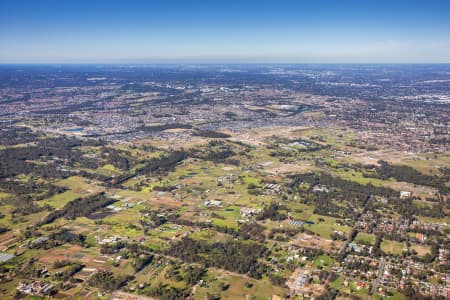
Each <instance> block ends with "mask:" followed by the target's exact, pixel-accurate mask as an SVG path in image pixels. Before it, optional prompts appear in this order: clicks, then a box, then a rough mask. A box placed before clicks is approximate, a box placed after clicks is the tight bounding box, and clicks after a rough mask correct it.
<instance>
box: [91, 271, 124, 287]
mask: <svg viewBox="0 0 450 300" xmlns="http://www.w3.org/2000/svg"><path fill="white" fill-rule="evenodd" d="M130 279H131V276H114V274H113V273H112V272H107V271H99V272H97V273H95V274H93V275H92V276H91V277H90V278H89V280H88V282H87V283H88V284H89V285H90V286H92V287H96V288H99V289H101V290H104V291H110V292H111V291H114V290H117V289H119V288H120V287H122V286H123V285H124V284H125V283H126V282H127V281H129V280H130Z"/></svg>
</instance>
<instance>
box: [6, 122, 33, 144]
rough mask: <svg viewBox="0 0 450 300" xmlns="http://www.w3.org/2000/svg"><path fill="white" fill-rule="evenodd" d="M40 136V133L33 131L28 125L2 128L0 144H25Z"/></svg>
mask: <svg viewBox="0 0 450 300" xmlns="http://www.w3.org/2000/svg"><path fill="white" fill-rule="evenodd" d="M40 136H41V134H39V133H35V132H33V131H32V130H31V129H30V128H28V127H23V126H20V127H19V126H16V127H12V128H3V129H0V145H5V146H11V145H18V144H26V143H30V142H33V141H35V140H37V139H38V138H39V137H40Z"/></svg>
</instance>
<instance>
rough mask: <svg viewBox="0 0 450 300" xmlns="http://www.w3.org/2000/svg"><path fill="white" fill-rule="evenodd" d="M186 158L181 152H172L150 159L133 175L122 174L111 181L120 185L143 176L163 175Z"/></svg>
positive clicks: (184, 153)
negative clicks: (135, 177)
mask: <svg viewBox="0 0 450 300" xmlns="http://www.w3.org/2000/svg"><path fill="white" fill-rule="evenodd" d="M186 157H187V153H186V152H185V151H183V150H179V151H173V152H170V153H168V154H166V155H164V156H161V157H159V158H157V157H155V158H151V159H150V160H147V161H146V162H145V165H144V166H142V167H139V168H137V169H136V170H135V171H134V172H133V173H124V174H122V175H120V176H117V177H115V178H114V179H113V183H114V184H115V185H120V184H122V183H123V182H125V181H127V180H128V179H130V178H132V177H134V176H137V175H144V174H147V175H148V174H165V173H167V172H170V171H172V170H174V169H175V166H176V165H177V164H178V163H180V162H182V161H183V160H184V159H185V158H186Z"/></svg>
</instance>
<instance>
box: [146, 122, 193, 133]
mask: <svg viewBox="0 0 450 300" xmlns="http://www.w3.org/2000/svg"><path fill="white" fill-rule="evenodd" d="M191 128H192V125H189V124H181V123H168V124H163V125H152V126H141V127H138V130H142V131H148V132H158V131H163V130H167V129H191Z"/></svg>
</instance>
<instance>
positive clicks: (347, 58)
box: [0, 0, 450, 64]
mask: <svg viewBox="0 0 450 300" xmlns="http://www.w3.org/2000/svg"><path fill="white" fill-rule="evenodd" d="M0 43H1V44H2V47H1V48H0V63H15V64H17V63H27V64H28V63H33V64H34V63H39V64H42V63H44V64H48V63H51V64H66V63H68V64H80V63H81V64H85V63H89V64H98V63H105V64H203V63H208V64H210V63H212V64H214V63H218V64H223V63H226V64H234V63H237V64H241V63H251V64H252V63H257V64H259V63H288V64H289V63H369V64H370V63H449V62H450V3H448V2H447V1H436V0H434V1H403V0H401V1H395V3H392V1H386V0H382V1H364V2H363V3H362V2H361V1H355V0H347V1H341V2H339V3H336V2H335V1H330V0H322V1H317V2H314V3H311V2H309V1H308V2H306V1H291V0H285V1H254V0H249V1H241V2H238V1H226V2H225V1H189V2H186V1H179V0H177V1H141V0H134V1H127V2H110V1H104V0H97V1H86V0H80V1H70V2H69V1H55V0H45V1H39V2H37V1H36V2H33V1H24V0H19V1H8V0H4V1H1V2H0Z"/></svg>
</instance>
